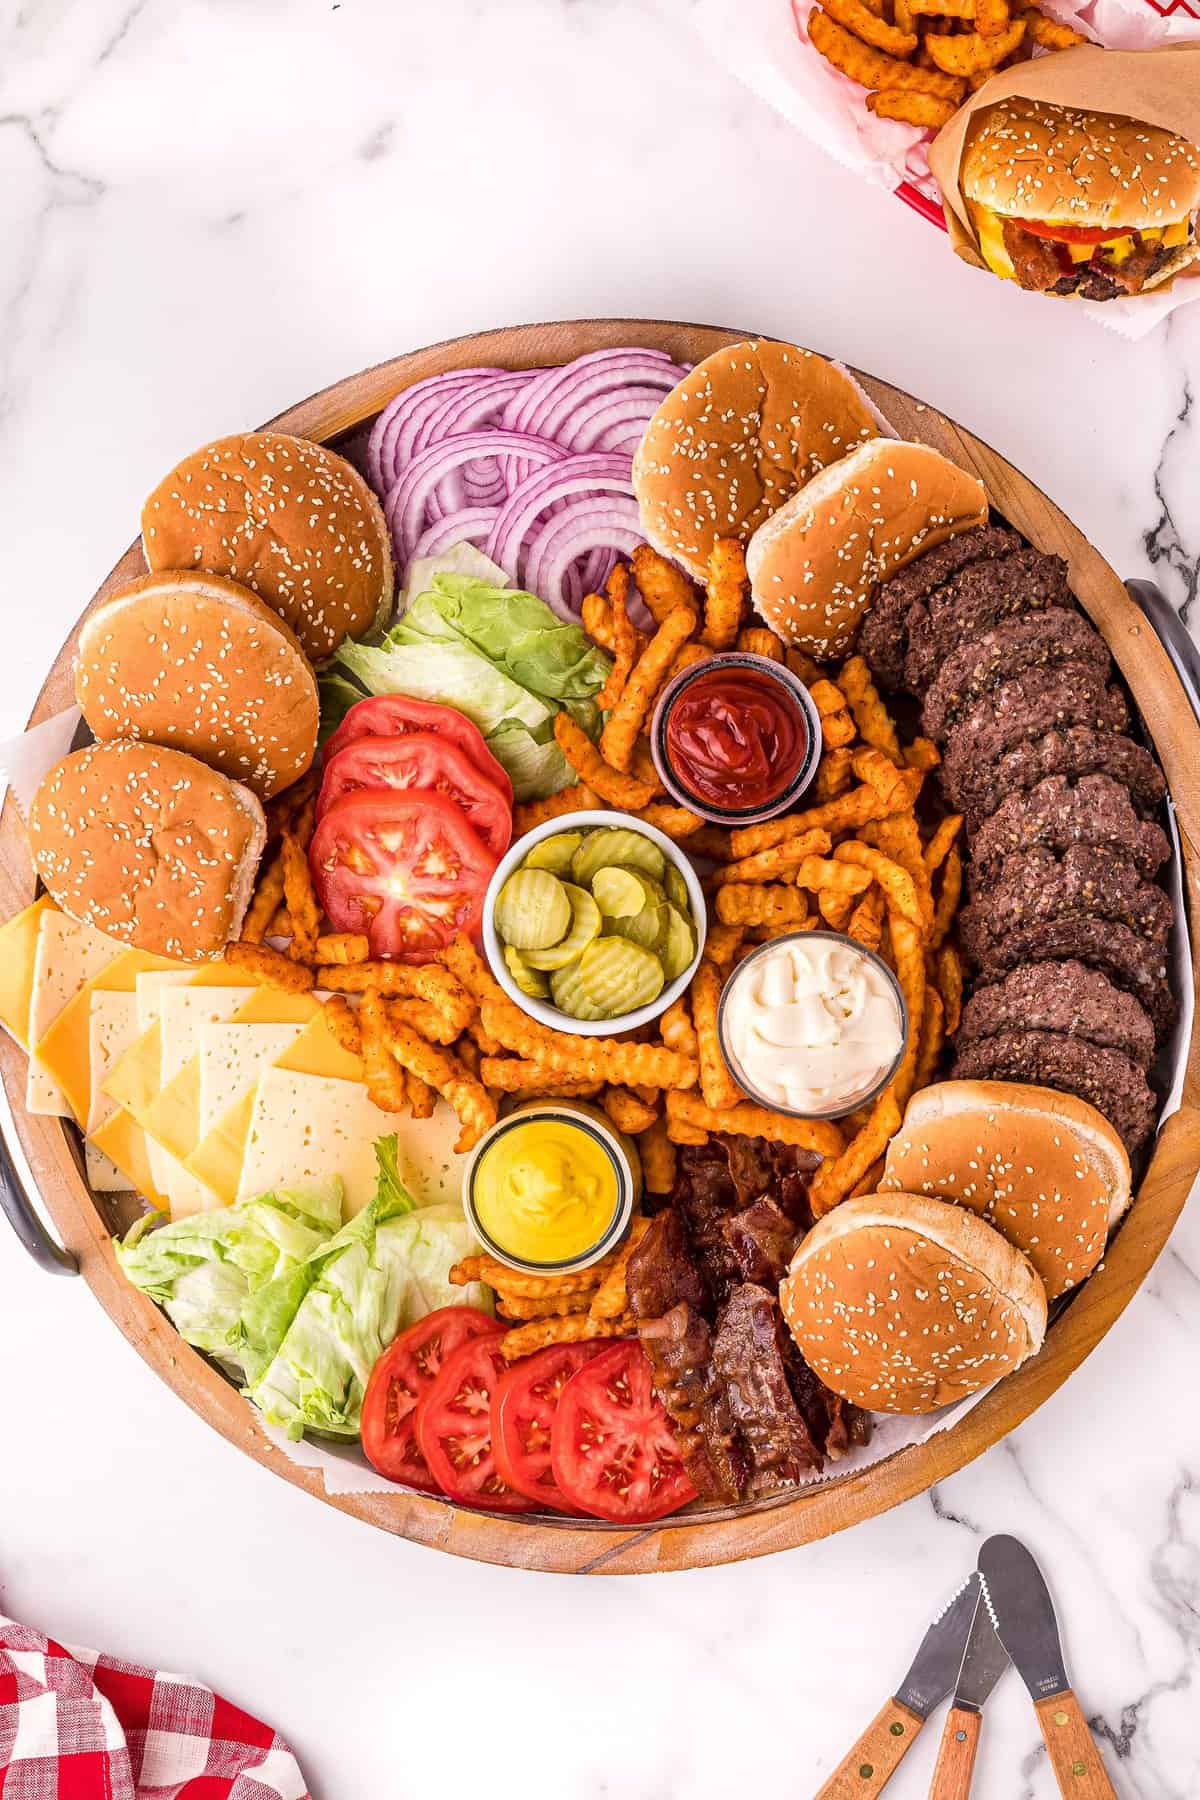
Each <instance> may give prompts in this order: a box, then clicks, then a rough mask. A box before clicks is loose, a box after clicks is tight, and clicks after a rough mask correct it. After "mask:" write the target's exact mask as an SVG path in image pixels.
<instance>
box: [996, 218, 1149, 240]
mask: <svg viewBox="0 0 1200 1800" xmlns="http://www.w3.org/2000/svg"><path fill="white" fill-rule="evenodd" d="M1017 222H1018V224H1019V225H1020V227H1021V230H1022V231H1028V232H1031V233H1032V235H1033V236H1034V237H1040V238H1055V239H1056V240H1057V241H1058V242H1059V243H1060V244H1104V243H1107V242H1108V240H1109V239H1110V238H1118V237H1122V236H1128V235H1129V234H1128V232H1122V231H1121V230H1120V228H1119V227H1118V226H1115V225H1054V224H1051V223H1047V222H1045V221H1044V220H1041V219H1020V220H1018V221H1017Z"/></svg>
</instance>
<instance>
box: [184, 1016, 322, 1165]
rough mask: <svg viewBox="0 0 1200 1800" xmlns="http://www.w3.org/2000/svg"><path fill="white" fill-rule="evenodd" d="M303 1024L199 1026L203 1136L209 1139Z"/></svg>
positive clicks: (211, 1022)
mask: <svg viewBox="0 0 1200 1800" xmlns="http://www.w3.org/2000/svg"><path fill="white" fill-rule="evenodd" d="M303 1029H304V1027H303V1026H302V1025H239V1024H237V1023H236V1022H235V1023H232V1024H228V1025H227V1024H218V1023H216V1022H214V1021H212V1020H206V1021H205V1022H204V1023H203V1024H201V1026H200V1030H199V1033H198V1047H199V1056H200V1135H201V1137H202V1138H204V1137H207V1135H208V1133H209V1132H210V1131H212V1130H214V1129H215V1127H216V1125H217V1124H218V1123H219V1121H220V1120H221V1119H223V1118H224V1116H225V1114H226V1113H227V1112H228V1110H229V1108H230V1107H231V1106H233V1105H235V1104H236V1102H237V1101H238V1100H240V1099H241V1098H242V1096H243V1094H244V1093H245V1092H246V1089H247V1088H251V1087H253V1086H254V1084H255V1083H256V1082H257V1080H258V1078H259V1076H260V1075H261V1074H262V1072H263V1070H264V1069H267V1068H269V1067H270V1065H271V1064H272V1063H273V1062H274V1061H275V1060H276V1058H277V1057H280V1056H282V1055H283V1053H284V1051H285V1050H287V1049H289V1048H290V1046H291V1045H292V1044H294V1043H295V1041H296V1039H297V1038H298V1037H299V1036H300V1033H301V1031H302V1030H303Z"/></svg>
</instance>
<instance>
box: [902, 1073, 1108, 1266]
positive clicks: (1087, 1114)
mask: <svg viewBox="0 0 1200 1800" xmlns="http://www.w3.org/2000/svg"><path fill="white" fill-rule="evenodd" d="M879 1187H880V1191H881V1192H888V1191H890V1190H892V1189H900V1190H903V1191H904V1192H905V1193H910V1194H928V1195H933V1196H936V1197H938V1198H940V1199H943V1200H950V1201H953V1202H954V1203H955V1204H956V1205H958V1206H964V1207H969V1208H970V1210H971V1211H972V1212H975V1213H978V1214H979V1215H980V1216H981V1217H982V1218H985V1219H986V1220H987V1221H988V1223H989V1224H990V1225H992V1226H994V1227H995V1229H996V1230H997V1231H999V1232H1002V1233H1003V1235H1004V1236H1005V1237H1006V1238H1007V1239H1008V1241H1009V1243H1010V1244H1014V1245H1015V1246H1016V1248H1017V1249H1018V1250H1023V1251H1024V1253H1025V1255H1026V1256H1027V1257H1028V1258H1029V1260H1030V1262H1031V1263H1032V1264H1033V1266H1034V1268H1035V1269H1036V1270H1037V1272H1038V1274H1039V1275H1040V1276H1041V1278H1042V1281H1043V1282H1044V1283H1045V1288H1046V1294H1047V1297H1048V1298H1049V1299H1051V1300H1057V1299H1058V1297H1059V1295H1060V1294H1065V1293H1066V1292H1067V1291H1068V1290H1069V1289H1070V1288H1073V1287H1077V1286H1078V1285H1079V1283H1080V1282H1081V1281H1083V1280H1085V1279H1086V1277H1087V1276H1088V1275H1090V1274H1091V1272H1092V1270H1093V1269H1094V1268H1095V1267H1096V1264H1097V1263H1098V1262H1099V1261H1100V1258H1101V1257H1102V1256H1103V1254H1104V1246H1105V1244H1106V1243H1107V1241H1108V1234H1109V1232H1110V1231H1111V1230H1112V1228H1113V1226H1114V1225H1115V1224H1116V1222H1117V1220H1118V1219H1119V1218H1120V1217H1121V1215H1122V1214H1123V1213H1124V1212H1125V1210H1126V1208H1127V1207H1128V1206H1129V1204H1130V1201H1131V1199H1132V1197H1133V1190H1132V1186H1131V1178H1130V1170H1129V1157H1128V1156H1127V1155H1126V1152H1125V1146H1124V1144H1123V1143H1122V1142H1121V1139H1120V1138H1119V1137H1118V1135H1117V1133H1116V1132H1115V1131H1114V1130H1113V1127H1112V1126H1111V1125H1110V1124H1109V1122H1108V1120H1107V1119H1106V1118H1104V1116H1103V1114H1101V1113H1099V1112H1097V1111H1096V1108H1095V1107H1094V1106H1089V1105H1088V1103H1087V1101H1086V1100H1079V1099H1077V1098H1076V1097H1075V1095H1073V1094H1064V1093H1059V1092H1058V1091H1057V1090H1055V1089H1052V1088H1042V1087H1031V1086H1027V1085H1026V1084H1025V1083H1023V1082H1016V1081H940V1082H937V1083H935V1084H934V1086H932V1087H927V1088H922V1090H921V1092H920V1093H918V1094H914V1095H913V1097H912V1099H911V1100H910V1101H909V1103H908V1107H907V1110H906V1111H905V1114H904V1123H903V1125H902V1126H901V1127H900V1130H899V1131H898V1132H897V1134H896V1136H895V1137H894V1138H893V1139H892V1141H891V1143H890V1144H889V1145H888V1152H887V1160H886V1162H885V1163H884V1170H883V1175H882V1176H881V1177H880V1182H879Z"/></svg>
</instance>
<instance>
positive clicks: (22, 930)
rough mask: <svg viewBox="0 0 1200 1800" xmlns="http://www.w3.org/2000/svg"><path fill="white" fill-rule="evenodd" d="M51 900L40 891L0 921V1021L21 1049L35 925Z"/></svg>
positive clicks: (30, 990) (50, 906)
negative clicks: (12, 914) (20, 909)
mask: <svg viewBox="0 0 1200 1800" xmlns="http://www.w3.org/2000/svg"><path fill="white" fill-rule="evenodd" d="M54 910H55V907H54V902H53V900H51V898H50V896H49V894H43V895H42V897H41V899H40V900H35V901H34V903H33V905H32V906H27V907H26V908H25V910H24V911H23V912H19V913H17V914H16V916H15V918H12V919H9V920H8V921H7V923H6V924H4V925H0V1025H3V1027H4V1029H5V1031H7V1032H8V1034H9V1036H10V1037H13V1038H15V1039H16V1040H17V1042H18V1044H20V1046H21V1048H22V1050H28V1048H29V1003H30V1001H31V999H32V998H33V964H34V959H35V957H36V955H37V940H38V928H39V926H40V924H41V920H42V914H43V913H44V912H53V911H54Z"/></svg>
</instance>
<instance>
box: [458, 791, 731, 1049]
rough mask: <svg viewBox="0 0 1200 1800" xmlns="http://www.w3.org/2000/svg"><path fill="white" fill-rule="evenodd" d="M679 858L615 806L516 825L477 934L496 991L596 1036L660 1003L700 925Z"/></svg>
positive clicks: (677, 990)
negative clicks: (522, 828)
mask: <svg viewBox="0 0 1200 1800" xmlns="http://www.w3.org/2000/svg"><path fill="white" fill-rule="evenodd" d="M705 922H706V921H705V909H704V895H703V893H702V892H701V888H700V883H699V881H698V880H697V879H696V872H695V870H694V869H693V868H692V865H691V863H690V862H688V860H687V858H686V857H684V856H683V855H682V854H681V853H680V851H679V850H678V849H677V848H676V846H675V845H674V844H673V843H672V842H671V840H670V838H668V837H666V836H665V835H664V834H663V833H662V832H661V831H659V830H657V829H656V828H655V827H654V826H652V825H646V824H643V823H642V821H641V820H640V819H635V818H632V817H631V816H630V815H628V814H626V813H619V812H580V813H572V814H570V815H568V816H567V817H566V818H565V819H550V820H547V822H546V823H545V824H544V825H539V826H537V827H536V829H535V830H533V831H531V832H529V833H527V834H526V836H525V837H523V838H522V839H521V840H520V842H519V843H517V844H514V845H513V847H512V849H511V850H510V851H509V852H508V854H507V855H506V856H505V857H504V858H503V860H502V861H501V863H500V865H499V867H498V868H497V869H496V872H495V874H494V875H493V876H492V880H491V884H490V886H489V888H488V892H487V897H486V899H485V901H484V909H483V944H484V950H485V952H486V954H487V958H488V961H489V963H490V964H491V967H492V973H493V974H494V975H495V977H496V980H497V981H498V982H499V983H500V985H501V987H502V988H503V989H504V991H505V993H506V994H507V995H508V996H509V998H510V999H511V1000H513V1001H515V1003H516V1004H517V1005H518V1006H520V1007H522V1008H523V1010H524V1011H525V1012H527V1013H528V1014H529V1016H530V1017H531V1018H533V1019H537V1020H538V1021H539V1022H540V1023H541V1024H543V1025H549V1026H552V1027H553V1028H555V1029H556V1030H559V1031H571V1032H577V1033H579V1034H580V1035H582V1036H584V1037H606V1036H609V1035H611V1034H612V1033H614V1032H619V1031H630V1030H634V1029H636V1027H637V1026H639V1025H645V1024H648V1023H649V1021H650V1020H651V1019H656V1018H657V1017H658V1015H659V1014H660V1013H662V1012H665V1011H666V1009H667V1007H668V1006H670V1005H671V1004H672V1003H673V1001H675V1000H677V999H678V998H679V996H680V995H681V994H682V993H683V992H684V991H685V990H686V988H687V985H688V983H689V982H690V980H691V978H692V976H693V974H694V973H695V969H696V965H697V963H698V962H699V960H700V953H701V951H702V950H703V948H704V934H705Z"/></svg>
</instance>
